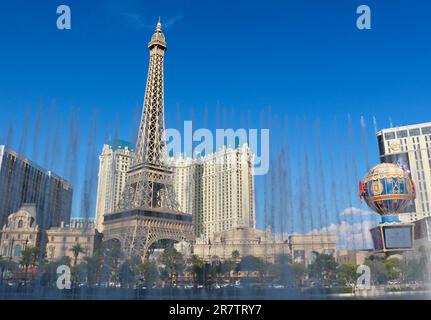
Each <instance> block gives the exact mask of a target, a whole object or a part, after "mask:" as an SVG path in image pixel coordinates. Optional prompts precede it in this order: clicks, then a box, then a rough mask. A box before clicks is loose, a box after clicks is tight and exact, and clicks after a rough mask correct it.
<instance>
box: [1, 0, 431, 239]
mask: <svg viewBox="0 0 431 320" xmlns="http://www.w3.org/2000/svg"><path fill="white" fill-rule="evenodd" d="M60 4H67V5H69V6H70V8H71V10H72V30H67V31H60V30H57V28H56V19H57V14H56V8H57V6H58V5H60ZM361 4H367V5H369V6H370V7H371V10H372V30H366V31H360V30H358V29H357V28H356V18H357V14H356V8H357V7H358V6H359V5H361ZM430 7H431V5H430V4H428V3H426V2H424V1H419V0H413V1H406V0H392V1H369V0H367V1H350V0H348V1H346V0H343V1H341V0H340V1H335V0H333V1H319V0H302V1H299V0H294V1H293V0H289V1H223V0H221V1H191V0H188V1H161V2H158V1H130V0H129V1H113V0H108V1H97V0H96V1H73V0H66V1H43V2H41V1H13V2H12V1H8V2H5V1H2V2H1V3H0V42H1V50H0V110H1V111H0V124H1V126H0V139H3V141H5V140H6V137H7V131H8V124H9V123H11V124H12V128H13V132H14V134H13V139H12V141H11V144H12V147H13V148H15V149H18V148H19V147H20V144H21V142H20V141H21V140H22V138H20V137H21V136H22V132H23V131H25V128H27V126H26V125H24V124H25V123H29V125H28V140H29V142H28V144H27V145H26V147H25V148H24V149H25V150H22V151H23V152H24V153H25V154H27V155H28V156H29V157H30V158H36V160H37V161H38V162H43V156H42V154H43V152H42V151H40V152H39V153H37V154H34V155H33V154H32V152H33V151H32V150H33V149H35V148H32V146H31V145H32V144H34V143H36V145H37V146H38V148H40V150H51V149H49V148H48V149H47V148H46V146H45V145H46V143H47V142H48V143H51V144H52V143H53V141H55V140H54V139H53V138H52V139H51V140H49V139H48V138H47V137H46V136H47V135H55V134H54V132H55V133H58V132H61V136H60V138H59V139H58V140H57V141H58V142H59V143H62V144H63V148H62V152H63V154H62V156H61V157H59V159H58V160H55V161H54V162H53V166H54V169H55V170H56V171H57V172H59V173H60V174H64V175H65V176H67V173H65V172H63V171H64V170H65V167H67V165H68V164H65V163H64V162H65V159H67V157H66V156H65V155H64V152H65V149H66V147H65V145H66V141H67V139H68V138H67V132H68V126H69V121H70V119H69V118H70V113H71V112H74V113H76V111H77V110H79V118H80V127H79V132H80V144H79V150H80V151H81V158H80V161H79V165H78V166H77V168H75V169H76V170H75V171H76V175H74V177H68V178H69V179H70V180H72V181H74V183H75V184H76V192H75V193H76V197H75V204H74V212H73V214H74V215H79V214H80V211H81V209H80V206H81V205H80V203H81V201H82V193H83V184H84V180H85V179H84V178H83V177H84V175H85V174H84V173H85V172H86V171H85V170H86V168H85V163H86V158H87V155H88V150H87V149H88V143H87V142H86V139H87V137H88V131H89V129H90V126H91V125H90V123H91V118H92V115H93V114H94V112H95V110H97V124H98V126H97V138H96V140H95V148H96V149H97V152H96V155H95V157H94V156H93V157H92V158H91V157H90V158H91V159H92V161H94V159H96V161H97V153H98V152H100V150H101V147H102V144H103V142H104V140H105V139H106V138H107V137H109V136H119V137H121V138H123V139H130V137H131V136H132V133H131V128H132V127H133V117H134V113H135V109H136V105H138V106H139V107H140V106H141V105H142V99H143V95H144V91H145V82H146V76H147V68H148V49H147V43H148V41H149V38H150V36H151V34H152V32H153V30H154V25H155V23H156V21H157V19H158V17H159V16H161V19H162V23H164V32H165V35H166V38H167V42H168V52H167V56H166V63H165V108H166V114H167V115H166V118H167V124H168V126H170V127H176V126H177V125H178V123H181V122H182V121H184V120H190V119H192V118H194V120H195V123H196V124H197V126H203V125H207V126H208V127H209V128H211V129H215V128H216V127H218V126H220V125H221V124H222V123H223V110H226V111H225V114H226V116H225V118H226V121H225V122H226V124H227V125H228V126H235V127H240V126H241V122H242V123H244V121H243V120H241V119H244V118H245V119H247V118H248V115H249V114H250V115H251V126H252V127H260V125H261V119H260V113H261V112H262V111H263V110H264V111H265V117H266V116H268V114H269V111H268V110H271V115H272V119H275V118H276V117H279V118H280V119H282V118H283V117H285V115H288V117H289V132H290V133H291V137H292V141H291V143H290V145H291V150H292V154H291V157H292V161H293V162H295V161H296V160H298V159H301V156H300V154H301V152H300V151H298V150H300V149H298V148H301V146H302V145H303V142H304V141H305V140H307V139H308V140H309V141H308V143H307V144H306V145H307V148H309V151H307V153H306V154H309V155H310V157H311V162H313V160H312V159H313V157H314V156H316V153H315V152H316V146H315V144H314V143H315V141H313V140H312V138H313V134H312V133H311V129H312V128H313V126H314V125H315V123H316V121H319V123H320V130H319V132H320V134H319V135H320V136H321V139H323V140H325V141H326V140H328V139H330V138H329V137H330V136H331V135H332V134H333V126H334V123H335V122H336V123H337V124H338V126H339V131H340V136H339V138H338V140H337V139H335V140H334V139H333V140H331V141H332V142H330V150H331V151H330V152H329V151H325V150H323V151H322V153H323V159H324V160H323V163H324V164H323V169H324V171H325V175H326V176H327V177H328V178H327V179H324V180H325V181H318V180H319V179H317V180H312V179H310V184H311V189H313V188H315V187H316V185H319V183H323V184H324V185H325V186H324V189H325V191H326V193H327V195H326V198H327V200H326V202H327V205H328V206H329V207H331V214H330V217H329V218H328V219H326V220H327V221H326V222H325V224H332V223H339V222H340V221H339V217H337V216H336V212H337V210H339V211H341V210H343V209H345V208H346V207H349V206H350V205H353V206H356V207H360V208H361V206H360V205H359V203H358V201H357V197H356V194H355V192H356V181H354V180H355V176H359V177H362V176H363V175H364V174H365V171H366V164H365V162H366V161H365V157H364V153H366V148H365V147H364V146H363V145H361V143H360V142H358V141H359V137H360V125H359V124H360V117H361V116H363V117H364V122H365V124H366V127H367V131H366V132H367V138H366V139H367V148H368V152H369V160H368V161H369V162H370V163H376V162H378V157H377V147H376V143H375V137H374V130H373V120H372V119H373V117H375V118H376V119H377V125H378V127H379V128H382V127H388V126H389V125H390V122H392V123H393V125H403V124H410V123H417V122H426V121H429V120H430V118H431V117H430V114H431V112H430V108H429V106H430V102H431V91H430V86H431V82H430V80H429V76H430V74H431V59H430V58H429V57H430V56H431V42H430V41H429V40H430V31H431V21H430V19H429V14H428V12H429V10H430V9H431V8H430ZM53 101H55V110H56V116H55V117H56V118H55V119H59V120H58V121H60V122H59V123H61V125H60V129H61V130H58V129H55V128H54V127H55V126H54V125H52V123H55V122H51V126H50V125H48V120H49V119H50V118H49V112H48V110H50V108H52V105H53V103H54V102H53ZM40 103H42V105H43V109H42V110H44V111H43V113H42V114H43V117H42V118H41V119H42V120H41V121H42V122H41V124H42V125H41V129H40V130H37V129H36V128H35V127H37V125H36V123H37V120H36V119H37V111H36V110H37V108H38V105H39V104H40ZM217 106H218V109H219V110H220V112H219V116H218V117H217V112H216V110H217ZM205 108H206V109H207V110H208V113H209V117H208V118H207V119H203V113H204V112H203V111H204V110H205ZM29 110H30V113H28V112H29ZM73 110H74V111H73ZM177 110H180V113H178V112H177ZM26 112H27V114H28V116H27V117H28V118H29V119H30V120H29V121H25V120H24V119H25V118H26ZM231 114H233V116H231ZM276 114H277V116H276ZM348 114H350V117H351V119H352V120H351V121H352V125H353V132H354V135H355V137H356V138H354V139H349V138H347V133H348V120H347V117H348ZM217 118H218V119H219V120H218V121H216V119H217ZM304 118H305V119H306V120H303V119H304ZM334 119H336V120H334ZM265 121H266V120H265ZM217 122H218V123H217ZM303 122H304V123H307V128H308V130H310V134H308V135H307V136H306V137H305V138H304V135H303V133H304V132H303V130H304V129H299V131H298V129H295V126H297V125H298V124H301V123H303ZM247 123H248V121H247ZM265 126H271V133H272V138H271V148H272V151H273V153H274V154H276V152H277V149H278V148H279V147H281V146H282V145H284V143H285V142H286V141H285V139H284V136H283V135H282V131H281V130H280V128H282V126H281V125H280V126H278V127H277V126H276V125H275V124H274V122H272V123H270V124H269V125H268V124H267V123H266V124H265ZM50 127H51V129H49V128H50ZM300 127H303V125H300ZM50 130H51V131H50ZM301 130H302V131H301ZM115 132H117V134H116V133H115ZM35 136H36V137H40V139H39V138H35ZM343 137H344V138H343ZM303 139H305V140H304V141H303ZM342 139H345V141H344V142H342V141H341V140H342ZM49 141H51V142H49ZM21 145H22V144H21ZM342 145H344V146H345V148H347V149H348V150H350V148H351V149H352V150H353V151H352V152H353V154H354V155H355V156H356V157H357V159H356V160H355V161H354V166H356V168H355V169H354V168H353V166H352V160H350V159H349V160H346V162H345V163H344V164H342V163H341V162H340V163H338V162H336V167H337V168H338V169H337V170H340V169H339V168H343V166H344V167H345V166H346V163H347V164H348V166H347V167H348V168H347V169H346V172H347V173H346V176H348V175H349V176H350V178H349V179H350V183H348V182H343V183H345V187H343V190H342V191H337V192H339V193H340V194H339V204H337V206H335V205H334V204H333V203H332V204H331V201H330V197H331V195H330V193H331V191H332V190H331V186H330V185H329V180H330V179H329V177H330V176H331V170H330V166H329V164H330V158H331V156H333V158H336V159H335V160H339V157H338V158H337V157H336V155H337V154H338V153H340V154H343V151H342V150H344V149H343V147H342ZM322 147H323V148H326V147H329V145H327V146H326V147H325V145H324V144H322ZM38 148H36V149H38ZM337 152H338V153H337ZM329 153H331V154H329ZM349 155H351V152H350V151H349ZM51 162H52V161H51ZM48 163H49V162H48ZM87 169H88V168H87ZM88 170H89V171H94V167H91V166H90V169H88ZM311 170H313V169H311ZM69 171H70V170H69ZM293 171H294V173H293V175H292V179H293V181H297V180H298V179H299V180H300V177H299V176H298V177H297V176H295V171H297V170H293ZM355 171H357V173H355ZM70 172H74V171H73V170H72V171H70ZM335 174H338V173H337V172H336V173H335ZM346 179H347V178H346ZM349 179H347V180H349ZM257 185H258V188H261V189H260V190H262V189H264V187H263V186H264V178H258V179H257ZM346 188H347V189H348V191H347V190H346ZM311 189H310V190H311ZM313 190H314V189H313ZM298 193H300V192H299V191H298ZM261 195H262V192H259V196H258V207H259V208H260V209H259V212H258V216H259V217H258V225H259V226H260V227H263V226H264V224H265V218H264V214H263V211H264V210H263V206H264V205H263V202H264V200H263V199H262V198H261ZM259 197H260V198H259ZM302 197H304V196H302ZM296 198H297V196H296ZM362 208H363V207H362ZM308 218H309V217H308V216H307V217H306V219H308ZM337 219H338V220H337ZM352 219H358V217H355V218H352ZM297 220H298V221H299V220H300V219H299V218H298V219H297ZM355 221H356V220H355ZM350 222H354V220H352V221H350ZM312 226H314V227H322V226H319V225H318V224H316V222H313V224H312ZM310 228H311V225H310V226H308V227H307V228H305V229H307V230H309V229H310ZM294 229H295V228H294ZM299 229H300V228H299ZM307 230H300V231H307Z"/></svg>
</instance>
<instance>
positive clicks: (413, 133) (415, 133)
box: [409, 128, 421, 136]
mask: <svg viewBox="0 0 431 320" xmlns="http://www.w3.org/2000/svg"><path fill="white" fill-rule="evenodd" d="M420 134H421V131H420V130H419V128H416V129H410V130H409V135H410V136H419V135H420Z"/></svg>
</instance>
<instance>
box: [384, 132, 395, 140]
mask: <svg viewBox="0 0 431 320" xmlns="http://www.w3.org/2000/svg"><path fill="white" fill-rule="evenodd" d="M393 139H395V132H387V133H385V140H393Z"/></svg>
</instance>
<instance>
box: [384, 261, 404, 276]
mask: <svg viewBox="0 0 431 320" xmlns="http://www.w3.org/2000/svg"><path fill="white" fill-rule="evenodd" d="M383 264H384V266H385V269H386V275H387V277H388V279H389V280H401V275H402V270H403V261H402V260H400V259H398V258H387V259H385V260H384V261H383Z"/></svg>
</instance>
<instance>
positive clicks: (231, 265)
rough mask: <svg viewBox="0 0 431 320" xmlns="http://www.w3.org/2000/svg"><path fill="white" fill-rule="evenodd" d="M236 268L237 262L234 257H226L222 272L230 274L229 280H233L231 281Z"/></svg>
mask: <svg viewBox="0 0 431 320" xmlns="http://www.w3.org/2000/svg"><path fill="white" fill-rule="evenodd" d="M236 268H237V264H236V262H235V261H233V260H232V259H226V260H225V261H223V262H222V264H221V272H222V273H223V274H224V275H226V274H227V275H228V278H229V282H231V283H232V277H231V275H232V273H233V272H234V271H235V270H236Z"/></svg>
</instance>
